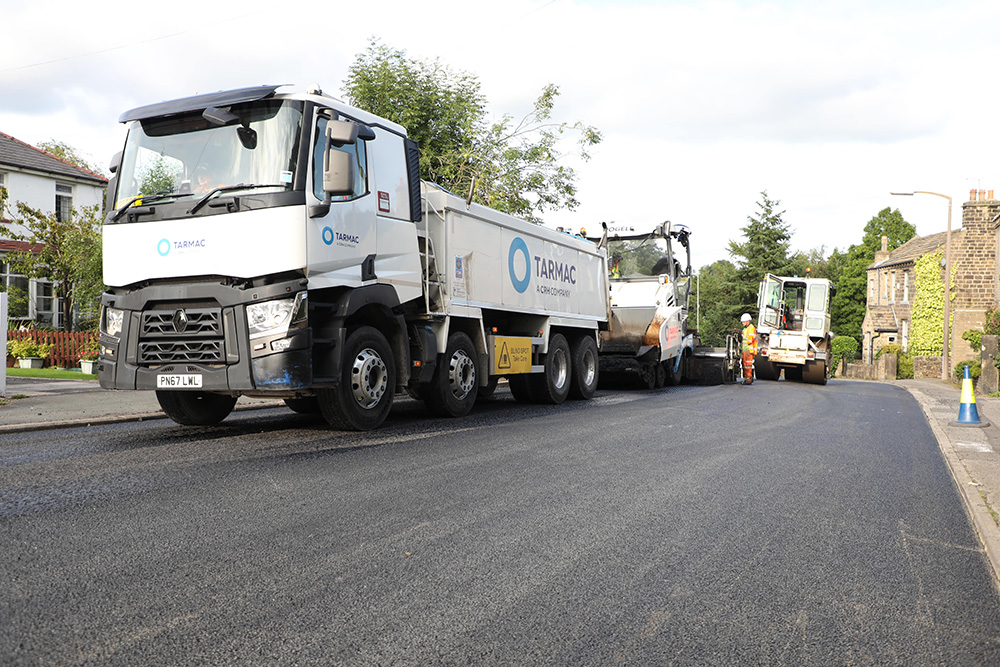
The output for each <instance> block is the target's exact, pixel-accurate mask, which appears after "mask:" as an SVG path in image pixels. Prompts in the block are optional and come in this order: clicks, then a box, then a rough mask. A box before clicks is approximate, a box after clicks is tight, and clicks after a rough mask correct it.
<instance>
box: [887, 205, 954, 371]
mask: <svg viewBox="0 0 1000 667" xmlns="http://www.w3.org/2000/svg"><path fill="white" fill-rule="evenodd" d="M889 194H891V195H900V196H905V197H909V196H912V195H934V196H935V197H944V198H945V199H947V200H948V231H947V232H945V235H944V341H943V343H944V345H943V347H942V350H941V379H942V380H950V379H951V365H950V364H949V363H948V359H949V351H950V349H951V335H950V334H951V197H949V196H948V195H943V194H940V193H938V192H928V191H927V190H914V191H913V192H890V193H889Z"/></svg>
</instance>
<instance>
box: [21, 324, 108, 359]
mask: <svg viewBox="0 0 1000 667" xmlns="http://www.w3.org/2000/svg"><path fill="white" fill-rule="evenodd" d="M24 338H32V339H34V340H36V341H38V342H39V343H51V344H52V345H53V346H54V347H53V348H52V352H50V353H49V356H48V357H46V359H45V367H46V368H56V367H59V368H76V367H77V366H79V365H80V353H81V352H83V350H84V349H85V348H86V346H87V343H89V342H90V341H95V340H97V334H96V333H94V332H92V331H37V330H35V329H28V330H20V329H8V331H7V340H8V341H11V340H21V339H24ZM16 365H17V360H16V359H14V357H11V356H8V357H7V367H8V368H10V367H13V366H16Z"/></svg>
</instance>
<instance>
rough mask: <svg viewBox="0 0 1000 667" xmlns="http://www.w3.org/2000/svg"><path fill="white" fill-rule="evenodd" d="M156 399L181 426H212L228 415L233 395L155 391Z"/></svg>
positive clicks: (234, 399)
mask: <svg viewBox="0 0 1000 667" xmlns="http://www.w3.org/2000/svg"><path fill="white" fill-rule="evenodd" d="M156 400H157V402H158V403H159V404H160V408H161V409H162V410H163V412H165V413H166V415H167V416H168V417H170V418H171V419H173V420H174V421H175V422H177V423H178V424H181V425H183V426H212V425H213V424H218V423H219V422H221V421H222V420H223V419H225V418H226V417H228V416H229V413H230V412H232V411H233V407H234V406H235V405H236V397H235V396H226V395H225V394H213V393H211V392H207V391H157V392H156Z"/></svg>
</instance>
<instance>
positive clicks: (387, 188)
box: [98, 86, 607, 429]
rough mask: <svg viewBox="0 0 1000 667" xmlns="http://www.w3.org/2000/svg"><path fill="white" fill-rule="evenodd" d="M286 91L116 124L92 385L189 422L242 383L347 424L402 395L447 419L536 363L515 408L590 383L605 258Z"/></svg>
mask: <svg viewBox="0 0 1000 667" xmlns="http://www.w3.org/2000/svg"><path fill="white" fill-rule="evenodd" d="M279 88H280V86H260V87H254V88H244V89H240V90H233V91H226V92H220V93H212V94H208V95H200V96H196V97H189V98H184V99H180V100H174V101H169V102H162V103H158V104H152V105H149V106H145V107H140V108H137V109H133V110H132V111H128V112H126V113H124V114H123V115H122V116H121V118H120V121H121V122H123V123H127V124H128V135H127V139H126V142H125V147H124V150H123V151H122V152H121V153H119V154H118V155H116V156H115V158H114V159H113V164H112V173H113V177H112V178H111V181H110V183H109V187H108V201H107V210H108V213H107V217H106V219H105V224H104V233H103V236H104V282H105V284H106V285H108V291H107V292H106V293H105V294H104V295H103V297H102V316H101V347H102V350H101V358H100V362H99V366H98V368H99V370H98V374H99V378H100V382H101V386H102V387H105V388H109V389H120V390H151V391H156V392H157V397H158V400H159V403H160V405H161V406H162V408H163V409H164V411H165V412H166V413H167V414H168V415H169V416H170V417H171V418H173V419H174V420H175V421H177V422H179V423H182V424H212V423H216V422H218V421H221V420H222V419H224V418H225V417H226V416H227V415H228V414H229V412H230V411H231V410H232V408H233V406H234V404H235V402H236V400H237V398H238V397H239V396H241V395H248V396H262V397H275V398H283V399H284V400H285V402H286V403H287V404H288V406H289V407H290V408H292V409H293V410H296V411H299V412H319V413H322V414H323V416H324V417H325V418H326V419H327V421H328V422H330V424H331V425H333V426H335V427H340V428H349V429H369V428H375V427H376V426H378V425H379V424H381V423H382V421H383V420H384V419H385V418H386V416H387V414H388V412H389V410H390V408H391V405H392V399H393V395H394V394H395V393H396V392H397V391H399V390H406V391H408V392H409V393H411V394H412V395H414V396H417V397H419V398H421V399H422V400H424V401H425V402H426V403H427V405H428V408H429V409H430V411H431V412H433V413H435V414H445V415H451V416H459V415H461V414H464V413H466V412H468V411H469V410H470V409H471V407H472V404H473V402H474V400H475V398H476V397H477V395H479V394H480V393H488V391H489V390H490V389H491V388H492V387H493V386H495V384H496V380H497V378H499V377H501V376H507V377H514V376H521V375H525V376H532V380H531V381H530V382H527V381H524V382H523V384H524V385H525V387H524V389H523V391H522V392H521V396H522V397H523V398H526V399H530V400H553V401H559V400H562V399H563V398H565V397H566V396H567V395H568V394H570V393H573V394H574V395H579V396H581V397H584V398H586V397H589V395H591V394H592V389H591V388H590V385H591V384H596V376H597V370H596V355H597V350H596V340H597V331H598V330H599V329H601V328H604V327H606V324H607V322H606V320H607V308H606V299H605V296H604V295H606V293H607V290H606V278H605V266H606V264H605V260H604V254H603V251H602V250H599V249H598V248H597V247H596V246H595V245H594V244H591V243H588V242H586V241H584V240H582V239H572V238H571V237H568V236H566V235H562V234H557V233H556V232H554V231H551V230H545V229H543V228H540V227H538V226H536V225H531V224H529V223H527V222H524V221H521V220H517V219H515V218H512V217H510V216H505V215H503V214H500V213H497V212H495V211H491V210H489V209H487V208H484V207H481V206H477V205H474V204H471V205H469V204H467V203H466V202H465V201H464V200H462V199H460V198H457V197H455V196H454V195H451V194H449V193H446V192H443V191H441V190H440V189H439V188H436V187H435V186H433V185H430V184H427V183H423V182H422V181H421V180H420V178H419V151H418V147H417V146H416V144H415V143H414V142H413V141H412V140H410V139H408V138H407V136H406V131H405V129H404V128H403V127H401V126H399V125H397V124H395V123H392V122H390V121H388V120H386V119H383V118H379V117H378V116H374V115H372V114H369V113H366V112H364V111H361V110H359V109H355V108H353V107H350V106H348V105H345V104H343V103H342V102H340V101H338V100H336V99H334V98H331V97H329V96H326V95H324V94H323V93H322V92H321V91H320V90H319V89H318V87H315V86H311V87H310V88H309V89H307V90H306V91H305V92H288V93H285V92H281V91H279ZM588 341H589V343H588ZM501 352H503V354H501ZM515 352H516V354H514V353H515ZM504 355H505V356H504ZM495 358H502V362H503V363H506V364H512V365H506V366H505V365H503V363H501V364H493V365H491V362H492V361H493V360H494V359H495ZM575 358H579V359H578V363H576V364H573V363H572V361H573V359H575ZM512 360H513V361H514V362H516V363H513V362H512ZM588 360H590V362H591V363H590V364H589V366H588ZM553 366H558V368H556V369H555V370H553ZM590 366H592V368H590ZM588 368H589V370H587V369H588ZM537 378H542V379H541V380H539V379H537ZM518 382H521V381H520V380H518ZM553 382H555V383H556V385H558V386H557V387H555V389H553V388H552V387H551V386H550V385H552V383H553ZM512 384H513V383H512ZM570 389H572V390H573V391H572V392H570Z"/></svg>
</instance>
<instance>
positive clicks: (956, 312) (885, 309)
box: [861, 190, 1000, 377]
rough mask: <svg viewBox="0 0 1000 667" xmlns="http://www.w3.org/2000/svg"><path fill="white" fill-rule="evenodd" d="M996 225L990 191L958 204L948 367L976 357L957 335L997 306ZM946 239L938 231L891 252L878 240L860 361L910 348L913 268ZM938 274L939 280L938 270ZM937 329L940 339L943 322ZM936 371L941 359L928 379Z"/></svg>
mask: <svg viewBox="0 0 1000 667" xmlns="http://www.w3.org/2000/svg"><path fill="white" fill-rule="evenodd" d="M998 223H1000V201H998V200H996V199H995V198H994V197H993V191H992V190H990V191H989V192H986V191H985V190H978V191H977V190H973V191H972V192H971V193H970V196H969V201H968V202H966V203H965V204H963V205H962V226H961V229H956V230H952V232H951V264H952V268H953V270H954V273H955V298H954V299H953V300H952V302H951V312H952V316H953V324H952V330H951V349H952V362H953V363H957V362H958V361H961V360H963V359H971V358H973V357H974V356H975V355H976V353H977V352H978V351H974V350H972V348H971V347H970V346H969V344H968V342H966V341H965V340H963V339H962V333H963V332H965V331H967V330H968V329H976V328H982V326H983V324H984V322H985V316H986V311H987V310H988V309H990V308H992V307H995V306H997V305H998V301H997V299H998V297H1000V288H998V285H997V273H998V268H1000V264H998V261H1000V259H998V257H997V246H998V245H1000V239H998V235H1000V228H998ZM945 236H946V233H945V232H940V233H937V234H931V235H929V236H918V237H914V238H912V239H910V240H909V241H907V242H906V243H904V244H903V245H901V246H899V247H898V248H896V249H895V250H893V251H891V252H890V251H889V250H888V248H887V241H886V239H885V237H883V239H882V249H881V250H879V251H878V252H876V253H875V261H874V262H873V263H872V264H871V265H870V266H869V267H868V269H867V274H868V291H867V308H866V310H865V319H864V322H863V323H862V325H861V331H862V334H863V336H864V342H863V350H862V352H863V357H864V361H866V362H869V363H870V362H871V360H872V359H873V358H874V355H875V353H877V352H878V350H879V349H880V348H881V347H882V346H883V345H886V344H889V343H897V344H899V345H902V347H903V349H904V350H908V349H909V335H910V321H911V318H910V311H911V309H912V306H913V297H914V294H915V289H914V286H915V279H916V273H915V271H914V268H915V263H916V261H917V260H918V259H920V258H921V257H923V256H924V255H926V254H928V253H932V252H937V251H939V250H940V251H943V249H944V246H945ZM941 271H942V278H943V276H944V268H943V267H942V269H941ZM941 329H942V332H941V333H942V335H943V334H944V322H942V323H941ZM914 372H915V373H918V374H919V373H920V369H918V368H916V367H915V369H914ZM940 372H941V365H940V359H938V362H937V364H936V367H935V364H933V363H931V364H929V366H928V368H927V370H926V373H927V375H928V376H929V377H938V376H939V375H940Z"/></svg>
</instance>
